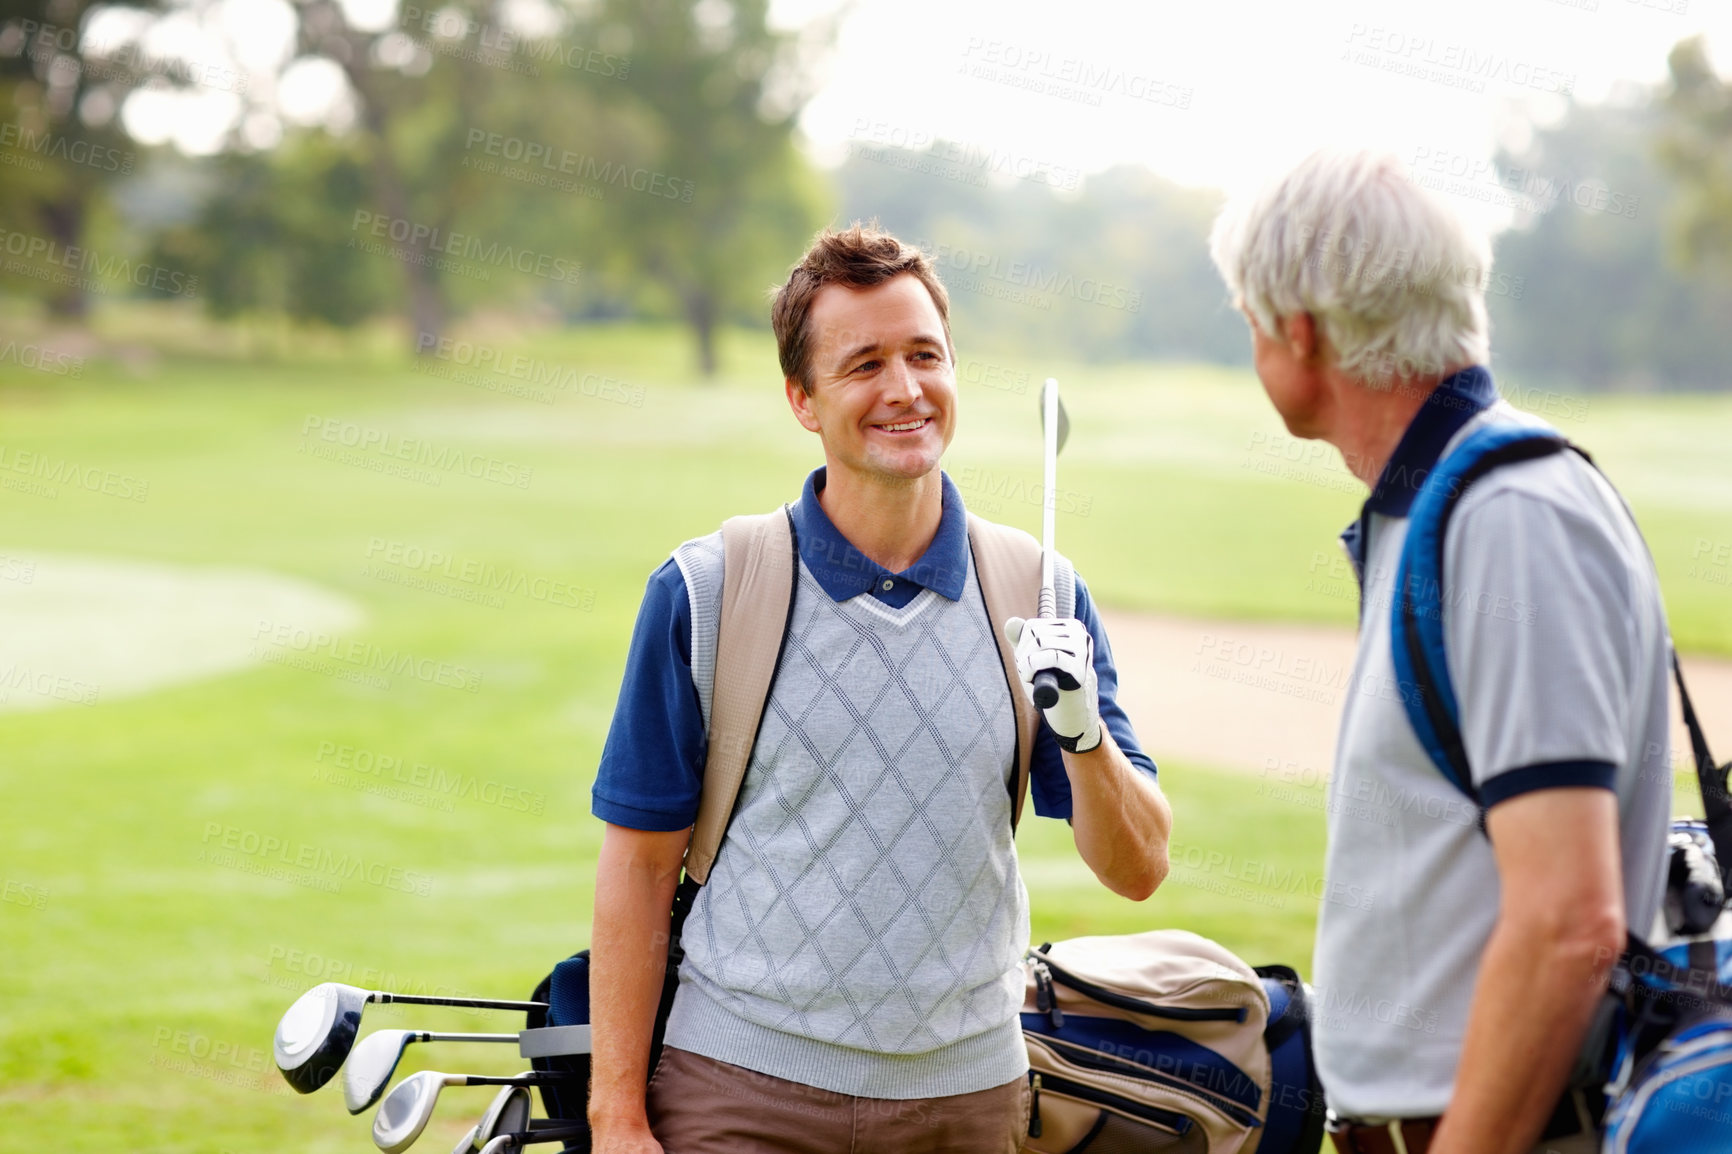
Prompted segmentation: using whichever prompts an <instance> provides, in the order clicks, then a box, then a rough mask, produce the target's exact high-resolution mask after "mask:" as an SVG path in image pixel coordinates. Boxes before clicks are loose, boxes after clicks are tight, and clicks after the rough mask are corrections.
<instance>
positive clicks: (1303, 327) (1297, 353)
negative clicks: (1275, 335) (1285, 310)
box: [1281, 313, 1322, 364]
mask: <svg viewBox="0 0 1732 1154" xmlns="http://www.w3.org/2000/svg"><path fill="white" fill-rule="evenodd" d="M1281 327H1282V328H1283V329H1284V330H1285V332H1284V333H1283V335H1284V336H1285V337H1286V339H1287V349H1288V351H1289V352H1291V353H1292V354H1293V356H1294V357H1295V358H1296V359H1297V360H1298V361H1299V362H1300V363H1301V364H1309V363H1311V362H1312V361H1315V360H1317V359H1318V357H1319V355H1320V354H1321V352H1322V350H1321V348H1320V343H1321V342H1320V340H1319V338H1318V335H1317V322H1316V320H1315V319H1314V318H1313V317H1312V316H1311V314H1310V313H1292V314H1291V315H1289V316H1286V317H1284V318H1282V321H1281Z"/></svg>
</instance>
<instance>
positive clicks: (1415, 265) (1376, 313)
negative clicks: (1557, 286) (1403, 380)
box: [1209, 149, 1491, 385]
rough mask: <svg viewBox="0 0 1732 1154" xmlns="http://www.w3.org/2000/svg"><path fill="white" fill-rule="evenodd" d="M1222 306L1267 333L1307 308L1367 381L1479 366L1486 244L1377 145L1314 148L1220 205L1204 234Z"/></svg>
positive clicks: (1344, 363)
mask: <svg viewBox="0 0 1732 1154" xmlns="http://www.w3.org/2000/svg"><path fill="white" fill-rule="evenodd" d="M1209 251H1210V255H1211V256H1213V257H1214V260H1215V267H1216V268H1218V269H1219V270H1220V272H1221V277H1222V279H1224V280H1225V281H1226V282H1227V287H1228V289H1229V290H1231V292H1232V294H1233V304H1234V306H1235V307H1237V308H1241V309H1243V310H1245V311H1246V312H1247V313H1249V314H1250V316H1251V317H1252V318H1253V319H1255V320H1256V322H1257V327H1258V328H1260V329H1262V330H1263V332H1264V333H1266V334H1268V335H1269V336H1272V337H1277V338H1279V336H1280V334H1281V320H1282V319H1283V318H1285V317H1289V316H1292V315H1294V314H1296V313H1301V312H1304V313H1310V314H1311V315H1312V317H1313V318H1314V319H1315V320H1316V321H1317V323H1318V326H1319V328H1320V329H1321V330H1322V333H1323V335H1324V337H1326V338H1327V339H1328V341H1329V344H1330V345H1331V346H1332V347H1333V348H1334V350H1335V354H1336V357H1337V364H1338V366H1339V367H1340V369H1341V370H1342V371H1343V372H1346V373H1348V374H1350V375H1352V376H1355V377H1358V378H1360V379H1361V380H1363V381H1365V382H1367V383H1370V384H1374V385H1375V384H1383V383H1387V382H1388V380H1389V379H1390V378H1391V377H1397V376H1402V377H1405V376H1425V375H1432V374H1437V373H1441V372H1442V371H1443V370H1444V369H1445V368H1447V367H1450V366H1456V365H1466V364H1484V363H1485V362H1486V360H1487V358H1488V356H1489V354H1490V348H1489V343H1488V340H1487V336H1486V330H1487V324H1486V314H1485V288H1486V285H1487V284H1488V283H1489V280H1490V276H1491V243H1490V241H1489V240H1488V239H1487V238H1486V236H1485V234H1484V233H1483V232H1479V231H1477V230H1474V229H1471V228H1469V227H1468V226H1467V224H1466V222H1464V221H1463V220H1462V219H1461V218H1460V217H1459V216H1458V215H1457V214H1456V213H1455V212H1454V211H1453V210H1452V209H1450V208H1449V207H1448V206H1447V205H1445V204H1443V203H1442V202H1441V201H1439V200H1438V199H1437V198H1436V197H1435V196H1433V195H1432V194H1431V193H1429V192H1427V191H1426V190H1425V189H1423V188H1421V187H1420V186H1419V185H1418V184H1416V183H1415V182H1414V180H1413V178H1412V176H1411V175H1410V174H1409V173H1408V171H1407V169H1406V167H1405V166H1404V165H1403V164H1402V163H1401V161H1400V160H1399V159H1397V158H1396V157H1395V156H1393V155H1391V154H1389V153H1383V152H1371V151H1361V150H1355V151H1344V150H1338V149H1323V150H1321V151H1318V152H1314V153H1312V154H1311V155H1310V156H1308V157H1306V158H1305V159H1304V160H1303V161H1301V162H1300V163H1299V164H1298V166H1297V167H1295V168H1294V169H1293V170H1292V171H1290V172H1288V173H1287V174H1286V175H1285V176H1283V177H1281V178H1280V179H1279V180H1277V181H1275V182H1273V183H1272V184H1269V185H1267V186H1266V187H1264V188H1263V189H1261V190H1259V191H1258V192H1256V193H1253V194H1251V195H1249V196H1246V197H1242V198H1239V199H1235V200H1234V201H1232V202H1230V203H1229V204H1228V205H1227V206H1226V207H1225V208H1224V209H1222V210H1221V215H1220V216H1219V217H1217V218H1216V220H1215V227H1214V230H1213V232H1212V233H1211V235H1210V237H1209Z"/></svg>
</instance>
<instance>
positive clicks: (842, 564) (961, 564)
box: [792, 467, 968, 605]
mask: <svg viewBox="0 0 1732 1154" xmlns="http://www.w3.org/2000/svg"><path fill="white" fill-rule="evenodd" d="M940 476H941V477H942V478H943V481H944V497H943V501H944V509H943V513H942V514H941V515H940V518H939V522H938V533H937V535H936V536H934V537H933V538H932V544H931V545H929V546H927V549H926V552H925V553H923V554H921V556H920V559H919V560H918V561H916V562H914V564H912V565H910V566H909V567H908V568H906V569H904V570H903V571H902V572H900V573H891V572H889V571H888V570H886V569H885V568H884V566H882V565H880V564H878V562H876V561H874V560H872V559H871V558H870V557H868V556H866V555H865V554H864V553H862V552H861V551H860V550H859V549H856V548H855V547H854V546H853V544H851V543H850V542H849V540H848V538H846V537H844V536H842V533H841V531H840V530H838V529H837V528H836V526H835V525H834V524H832V523H831V521H830V517H829V515H828V514H827V513H825V512H824V507H823V506H822V505H820V504H819V503H818V494H819V492H821V491H822V490H823V488H824V482H825V470H824V469H823V468H821V467H820V468H817V469H814V470H813V471H812V473H811V475H810V476H808V477H807V478H806V485H805V487H804V488H803V489H802V490H801V491H800V499H799V500H798V501H796V502H795V503H794V506H793V509H792V513H793V517H794V532H795V534H796V535H797V536H798V537H799V539H800V560H801V561H803V562H805V564H806V568H807V569H809V570H811V571H812V576H813V577H815V578H817V580H818V584H819V586H820V587H822V588H823V590H824V592H826V593H828V594H829V595H830V597H831V599H832V600H835V601H846V600H848V599H849V598H850V597H858V596H859V595H860V594H862V593H871V594H873V595H874V596H875V597H877V598H878V599H879V600H881V601H886V602H889V603H890V604H892V605H905V604H907V603H908V602H909V601H911V600H912V599H913V598H914V596H915V595H916V594H917V593H919V591H920V590H921V589H930V590H932V591H933V592H934V593H937V594H939V595H940V596H942V597H947V598H949V599H950V600H952V601H960V600H961V599H962V590H963V587H964V585H965V584H966V582H967V577H968V517H967V511H966V510H965V509H964V508H963V507H962V494H961V493H959V492H957V489H956V486H955V484H953V483H952V482H951V480H950V477H949V476H948V475H947V474H940Z"/></svg>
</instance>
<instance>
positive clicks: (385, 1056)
mask: <svg viewBox="0 0 1732 1154" xmlns="http://www.w3.org/2000/svg"><path fill="white" fill-rule="evenodd" d="M414 1036H415V1032H414V1031H413V1030H374V1031H373V1032H372V1033H371V1034H368V1035H367V1036H366V1037H365V1038H362V1039H361V1040H360V1041H359V1042H357V1043H356V1044H355V1048H354V1050H353V1051H352V1052H351V1053H350V1054H349V1061H348V1064H347V1065H346V1066H344V1067H343V1104H344V1105H346V1106H347V1107H349V1113H351V1114H359V1113H360V1112H361V1111H362V1110H365V1109H366V1108H367V1107H368V1106H371V1105H372V1104H373V1103H374V1102H377V1101H378V1100H379V1095H381V1094H383V1093H384V1092H385V1087H386V1086H388V1085H390V1084H391V1075H392V1074H395V1073H396V1072H397V1063H398V1062H401V1061H402V1060H403V1050H404V1049H405V1048H406V1047H407V1046H408V1045H409V1042H410V1040H411V1039H412V1038H414Z"/></svg>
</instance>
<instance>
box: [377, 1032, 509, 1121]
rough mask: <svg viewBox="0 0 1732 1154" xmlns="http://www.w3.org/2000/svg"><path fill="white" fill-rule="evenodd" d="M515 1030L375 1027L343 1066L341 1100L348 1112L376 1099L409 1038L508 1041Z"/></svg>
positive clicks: (440, 1040) (395, 1070)
mask: <svg viewBox="0 0 1732 1154" xmlns="http://www.w3.org/2000/svg"><path fill="white" fill-rule="evenodd" d="M517 1040H518V1036H517V1035H516V1034H433V1033H428V1032H426V1031H424V1030H375V1031H373V1032H372V1033H371V1034H368V1035H367V1036H366V1037H365V1038H362V1039H361V1040H360V1041H359V1042H358V1043H356V1044H355V1049H354V1051H353V1052H352V1053H351V1054H350V1055H349V1061H348V1064H347V1065H345V1066H344V1067H343V1102H344V1104H345V1105H347V1106H348V1107H349V1113H351V1114H359V1113H360V1112H361V1111H362V1110H365V1109H366V1108H367V1107H368V1106H371V1105H372V1104H373V1103H374V1102H377V1101H378V1100H379V1095H381V1094H383V1093H384V1092H385V1087H386V1085H388V1084H389V1083H390V1081H391V1075H392V1074H395V1073H396V1072H397V1063H398V1062H401V1061H402V1060H403V1051H404V1050H405V1049H407V1048H408V1046H409V1043H411V1042H495V1043H497V1042H510V1043H513V1044H515V1043H516V1042H517Z"/></svg>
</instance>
